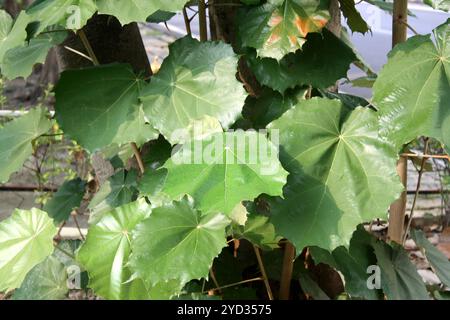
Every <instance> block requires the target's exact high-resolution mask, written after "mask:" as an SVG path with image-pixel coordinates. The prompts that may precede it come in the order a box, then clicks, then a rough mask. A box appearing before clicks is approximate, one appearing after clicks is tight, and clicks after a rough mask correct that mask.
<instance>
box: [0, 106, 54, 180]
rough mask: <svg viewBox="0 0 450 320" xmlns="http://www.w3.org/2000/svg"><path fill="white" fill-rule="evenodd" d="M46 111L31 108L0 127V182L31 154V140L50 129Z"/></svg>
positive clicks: (7, 177) (18, 167) (6, 178)
mask: <svg viewBox="0 0 450 320" xmlns="http://www.w3.org/2000/svg"><path fill="white" fill-rule="evenodd" d="M46 113H47V112H46V111H45V110H44V109H43V108H36V109H32V110H30V111H29V112H28V113H27V114H25V115H24V116H22V117H20V118H17V119H14V120H12V121H10V122H8V123H7V124H5V126H4V127H3V128H0V182H6V181H8V179H9V176H10V175H11V174H12V173H13V172H15V171H17V170H19V169H20V168H21V167H22V165H23V163H24V162H25V160H26V159H27V158H28V157H29V156H31V152H32V145H31V142H32V141H33V140H34V139H36V138H37V137H39V136H41V135H42V134H44V133H46V132H47V131H48V130H49V129H50V127H51V122H50V120H48V118H47V116H46Z"/></svg>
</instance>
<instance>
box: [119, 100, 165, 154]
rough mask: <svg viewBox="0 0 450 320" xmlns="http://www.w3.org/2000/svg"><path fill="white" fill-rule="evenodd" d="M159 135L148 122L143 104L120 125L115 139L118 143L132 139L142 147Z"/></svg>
mask: <svg viewBox="0 0 450 320" xmlns="http://www.w3.org/2000/svg"><path fill="white" fill-rule="evenodd" d="M158 136H159V133H158V132H157V131H156V130H155V129H153V127H152V126H151V125H150V124H149V123H148V121H147V120H146V118H145V114H144V110H143V108H142V105H140V106H139V108H137V109H136V110H134V111H133V114H131V116H129V117H128V119H127V121H126V122H124V123H123V124H122V125H121V126H120V128H119V130H118V132H117V138H116V139H115V140H114V141H115V142H118V143H121V142H123V141H132V142H135V143H136V144H137V145H138V146H139V147H140V146H142V145H143V144H144V143H146V142H148V141H150V140H154V139H157V138H158Z"/></svg>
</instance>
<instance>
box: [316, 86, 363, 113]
mask: <svg viewBox="0 0 450 320" xmlns="http://www.w3.org/2000/svg"><path fill="white" fill-rule="evenodd" d="M319 91H320V93H321V94H322V96H323V97H325V98H328V99H338V100H341V102H342V103H343V104H344V105H345V106H346V107H348V108H350V109H356V108H357V107H360V106H363V107H368V106H370V103H369V102H368V101H367V100H366V99H364V98H361V97H359V96H354V95H351V94H345V93H335V92H332V91H323V90H319Z"/></svg>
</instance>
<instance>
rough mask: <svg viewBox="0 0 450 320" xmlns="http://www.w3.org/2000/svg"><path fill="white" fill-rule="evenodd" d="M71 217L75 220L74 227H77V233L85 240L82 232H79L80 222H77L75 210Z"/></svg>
mask: <svg viewBox="0 0 450 320" xmlns="http://www.w3.org/2000/svg"><path fill="white" fill-rule="evenodd" d="M72 218H73V221H75V225H76V227H77V229H78V233H79V234H80V236H81V239H83V241H84V240H86V238H85V237H84V235H83V232H81V228H80V224H79V223H78V219H77V212H76V211H74V212H73V214H72Z"/></svg>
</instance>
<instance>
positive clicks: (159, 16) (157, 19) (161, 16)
mask: <svg viewBox="0 0 450 320" xmlns="http://www.w3.org/2000/svg"><path fill="white" fill-rule="evenodd" d="M175 15H176V13H174V12H169V11H161V10H158V11H156V12H155V13H153V14H152V15H151V16H150V17H148V18H147V20H146V21H147V22H151V23H161V22H166V21H169V20H170V19H172V18H173V17H174V16H175Z"/></svg>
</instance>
